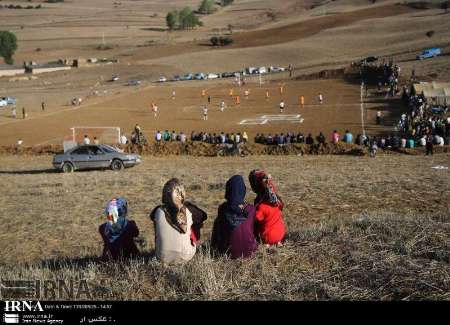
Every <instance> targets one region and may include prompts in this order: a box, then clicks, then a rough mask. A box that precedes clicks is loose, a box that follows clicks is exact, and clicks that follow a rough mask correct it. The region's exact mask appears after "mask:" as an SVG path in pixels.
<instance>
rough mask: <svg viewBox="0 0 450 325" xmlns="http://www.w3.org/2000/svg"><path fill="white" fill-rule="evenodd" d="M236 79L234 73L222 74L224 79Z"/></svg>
mask: <svg viewBox="0 0 450 325" xmlns="http://www.w3.org/2000/svg"><path fill="white" fill-rule="evenodd" d="M231 77H234V72H224V73H222V78H231Z"/></svg>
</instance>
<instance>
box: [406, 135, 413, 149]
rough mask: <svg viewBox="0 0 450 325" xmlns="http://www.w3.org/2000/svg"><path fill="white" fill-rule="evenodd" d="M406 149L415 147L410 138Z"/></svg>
mask: <svg viewBox="0 0 450 325" xmlns="http://www.w3.org/2000/svg"><path fill="white" fill-rule="evenodd" d="M407 147H408V148H414V147H415V143H414V139H413V138H412V137H410V138H409V139H408V143H407Z"/></svg>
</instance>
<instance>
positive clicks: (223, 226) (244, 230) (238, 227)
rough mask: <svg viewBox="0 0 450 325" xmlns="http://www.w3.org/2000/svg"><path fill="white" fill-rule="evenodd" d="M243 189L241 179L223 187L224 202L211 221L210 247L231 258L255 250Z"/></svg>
mask: <svg viewBox="0 0 450 325" xmlns="http://www.w3.org/2000/svg"><path fill="white" fill-rule="evenodd" d="M245 193H246V188H245V184H244V180H243V179H242V176H239V175H236V176H233V177H232V178H230V180H229V181H228V182H227V184H226V194H225V198H226V199H227V202H225V203H223V204H221V205H220V207H219V210H218V215H217V219H216V220H215V221H214V226H213V232H212V237H211V247H212V248H213V249H214V250H215V251H216V252H218V253H220V254H230V255H231V258H239V257H250V256H252V255H253V253H254V252H255V251H256V250H257V248H258V243H257V242H256V239H255V235H254V234H255V222H256V221H255V212H256V211H255V207H254V206H253V205H250V204H245V203H244V198H245Z"/></svg>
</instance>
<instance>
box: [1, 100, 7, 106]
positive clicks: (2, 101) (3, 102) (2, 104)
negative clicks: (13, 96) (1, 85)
mask: <svg viewBox="0 0 450 325" xmlns="http://www.w3.org/2000/svg"><path fill="white" fill-rule="evenodd" d="M7 105H8V102H7V101H6V100H3V99H0V107H4V106H7Z"/></svg>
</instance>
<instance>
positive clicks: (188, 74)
mask: <svg viewBox="0 0 450 325" xmlns="http://www.w3.org/2000/svg"><path fill="white" fill-rule="evenodd" d="M192 79H194V75H193V74H192V73H187V74H185V75H184V76H183V78H182V79H181V80H192Z"/></svg>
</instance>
